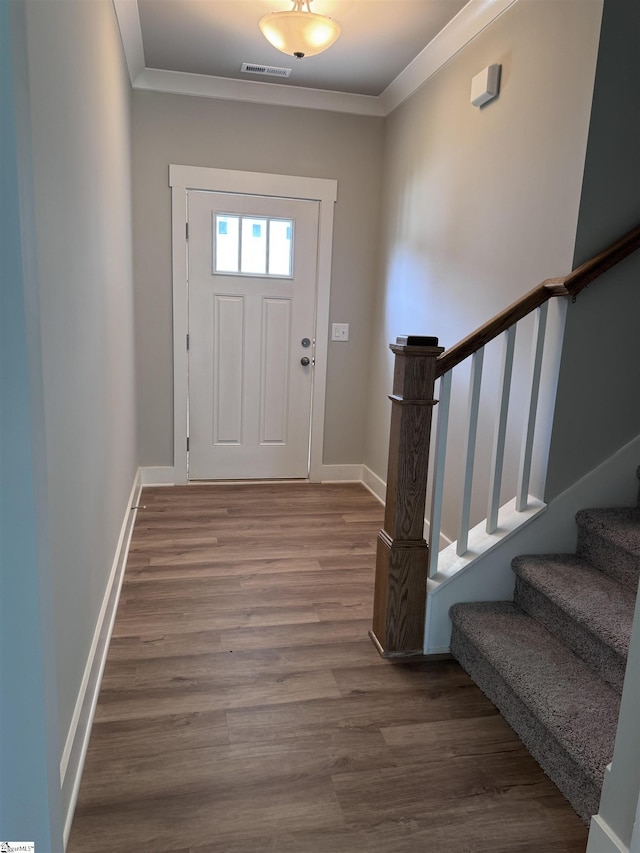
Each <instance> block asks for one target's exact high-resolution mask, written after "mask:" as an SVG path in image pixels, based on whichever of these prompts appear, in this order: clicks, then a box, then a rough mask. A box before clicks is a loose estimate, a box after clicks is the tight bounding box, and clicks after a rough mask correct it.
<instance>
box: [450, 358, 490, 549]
mask: <svg viewBox="0 0 640 853" xmlns="http://www.w3.org/2000/svg"><path fill="white" fill-rule="evenodd" d="M483 361H484V347H482V348H481V349H479V350H478V351H477V352H475V353H474V354H473V356H472V359H471V377H470V379H469V414H468V421H467V441H466V445H467V450H466V456H465V467H464V485H463V488H462V508H461V511H460V529H459V532H458V545H457V548H456V554H457V555H458V556H459V557H461V556H462V555H463V554H464V553H466V551H467V547H468V541H469V518H470V516H471V488H472V486H473V465H474V462H475V456H476V437H477V434H478V411H479V408H480V384H481V382H482V364H483Z"/></svg>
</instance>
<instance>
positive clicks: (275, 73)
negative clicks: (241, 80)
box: [240, 62, 291, 77]
mask: <svg viewBox="0 0 640 853" xmlns="http://www.w3.org/2000/svg"><path fill="white" fill-rule="evenodd" d="M240 71H242V73H243V74H262V75H264V76H265V77H288V76H289V75H290V74H291V68H278V67H277V65H256V64H255V63H254V62H243V63H242V67H241V68H240Z"/></svg>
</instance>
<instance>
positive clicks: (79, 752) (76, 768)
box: [60, 469, 142, 848]
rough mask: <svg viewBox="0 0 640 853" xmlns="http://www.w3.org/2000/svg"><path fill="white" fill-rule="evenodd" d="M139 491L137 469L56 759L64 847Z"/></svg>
mask: <svg viewBox="0 0 640 853" xmlns="http://www.w3.org/2000/svg"><path fill="white" fill-rule="evenodd" d="M141 489H142V483H141V476H140V469H138V471H137V472H136V476H135V479H134V482H133V486H132V489H131V494H130V496H129V501H128V503H127V506H126V509H125V516H124V520H123V522H122V527H121V529H120V537H119V539H118V545H117V548H116V553H115V556H114V559H113V564H112V566H111V572H110V575H109V581H108V583H107V588H106V590H105V594H104V598H103V600H102V606H101V608H100V613H99V615H98V621H97V623H96V629H95V631H94V634H93V642H92V643H91V649H90V650H89V656H88V658H87V665H86V667H85V670H84V676H83V678H82V683H81V685H80V691H79V693H78V699H77V702H76V706H75V709H74V712H73V717H72V719H71V725H70V726H69V732H68V734H67V739H66V742H65V745H64V750H63V752H62V758H61V760H60V786H61V789H62V806H63V816H64V844H65V848H66V846H67V842H68V840H69V833H70V832H71V823H72V821H73V814H74V811H75V807H76V802H77V799H78V790H79V788H80V779H81V777H82V769H83V767H84V760H85V757H86V754H87V747H88V745H89V736H90V734H91V726H92V724H93V717H94V714H95V709H96V704H97V702H98V694H99V692H100V682H101V681H102V673H103V671H104V665H105V663H106V660H107V651H108V649H109V641H110V639H111V632H112V630H113V623H114V620H115V617H116V610H117V607H118V599H119V598H120V589H121V587H122V579H123V577H124V569H125V566H126V564H127V556H128V553H129V544H130V542H131V534H132V532H133V525H134V522H135V518H136V515H137V512H136V510H133V511H132V510H131V507H133V506H136V504H137V503H138V501H139V498H140V492H141Z"/></svg>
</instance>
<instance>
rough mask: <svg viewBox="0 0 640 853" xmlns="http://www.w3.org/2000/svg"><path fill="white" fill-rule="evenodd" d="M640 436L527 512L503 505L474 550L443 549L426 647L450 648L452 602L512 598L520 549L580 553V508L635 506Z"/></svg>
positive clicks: (476, 537) (478, 534)
mask: <svg viewBox="0 0 640 853" xmlns="http://www.w3.org/2000/svg"><path fill="white" fill-rule="evenodd" d="M639 458H640V436H636V438H634V439H632V441H630V442H629V443H628V444H626V445H625V446H624V447H622V448H620V450H618V451H617V452H616V453H614V454H613V455H612V456H611V457H610V458H609V459H607V460H605V461H604V462H602V463H601V464H600V465H598V466H597V467H596V468H594V469H593V470H592V471H590V472H589V473H588V474H586V475H585V476H584V477H582V478H581V479H580V480H579V481H578V482H577V483H574V485H573V486H570V487H569V488H568V489H567V490H566V491H564V492H563V493H562V494H561V495H558V497H556V498H554V499H553V500H552V501H551V502H550V503H549V504H547V505H545V504H544V503H542V501H539V500H537V499H535V498H532V499H531V506H530V508H529V509H528V510H527V511H526V512H524V513H516V512H515V511H514V510H513V508H512V507H511V506H510V505H507V506H505V507H503V508H502V510H501V514H500V527H499V528H498V530H497V531H496V533H495V534H492V535H491V536H488V535H487V534H486V533H484V532H483V531H484V522H483V523H482V524H480V525H478V526H477V527H476V528H474V529H473V531H471V532H470V534H469V545H470V548H469V552H468V554H467V555H465V557H463V558H458V557H456V556H455V547H456V543H455V542H454V543H453V544H452V545H450V546H449V547H447V548H446V549H445V550H444V551H441V552H440V559H439V561H438V574H437V575H435V576H434V577H433V578H431V579H430V580H429V581H427V593H428V594H427V608H426V617H425V634H424V653H425V654H427V655H430V654H442V653H443V652H447V651H449V647H450V642H451V620H450V618H449V608H450V607H451V605H452V604H456V603H459V602H468V601H499V600H504V601H507V600H508V601H510V600H512V598H513V591H514V586H515V576H514V574H513V571H512V569H511V560H512V559H513V558H514V557H516V556H518V555H519V554H540V553H547V554H552V553H574V552H575V550H576V543H577V537H578V529H577V526H576V523H575V514H576V513H577V512H578V510H580V509H582V508H583V507H585V506H589V507H594V508H596V507H603V508H604V507H610V506H616V505H618V506H630V505H632V504H634V503H636V500H637V498H638V480H637V478H636V476H635V470H636V468H637V465H638V459H639Z"/></svg>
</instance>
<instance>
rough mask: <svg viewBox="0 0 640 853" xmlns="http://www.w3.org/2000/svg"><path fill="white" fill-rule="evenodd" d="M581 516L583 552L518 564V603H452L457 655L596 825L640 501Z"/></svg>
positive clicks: (629, 617) (634, 569) (634, 567)
mask: <svg viewBox="0 0 640 853" xmlns="http://www.w3.org/2000/svg"><path fill="white" fill-rule="evenodd" d="M638 476H639V477H640V468H639V469H638ZM576 521H577V524H578V546H577V551H576V554H571V555H563V554H542V555H536V556H525V557H516V559H514V560H513V563H512V567H513V570H514V571H515V573H516V586H515V594H514V600H513V602H508V601H499V602H480V603H470V604H455V605H454V606H453V607H452V608H451V610H450V615H451V620H452V623H453V633H452V637H451V652H452V654H453V655H454V657H455V658H456V659H457V660H458V661H459V662H460V664H461V665H462V667H463V668H464V669H465V670H466V671H467V672H468V673H469V675H470V676H471V677H472V678H473V679H474V681H476V683H477V684H478V685H479V686H480V688H481V689H482V690H483V691H484V693H486V695H487V696H488V697H489V699H491V701H492V702H493V703H494V704H495V705H496V706H497V707H498V709H499V710H500V712H501V713H502V715H503V716H504V718H505V719H506V720H507V722H508V723H509V724H510V725H511V727H512V728H513V729H514V730H515V731H516V733H517V734H518V736H519V737H520V738H521V740H522V741H523V743H524V744H525V746H526V747H527V749H528V750H529V751H530V753H531V754H532V755H533V757H534V758H535V759H536V760H537V761H538V763H539V764H540V766H541V767H542V768H543V770H544V771H545V772H546V773H547V774H548V775H549V776H550V777H551V779H552V780H553V781H554V782H555V784H556V785H557V786H558V788H559V789H560V790H561V791H562V793H563V794H564V795H565V796H566V797H567V799H568V800H569V802H570V803H571V805H572V806H573V808H574V809H575V810H576V812H577V813H578V815H579V816H580V817H581V818H582V820H583V821H585V823H588V822H589V820H590V818H591V816H592V815H593V814H596V813H597V811H598V805H599V801H600V792H601V789H602V782H603V778H604V772H605V768H606V766H607V764H608V763H609V761H610V760H611V757H612V755H613V746H614V739H615V733H616V726H617V721H618V711H619V706H620V696H621V692H622V683H623V680H624V673H625V666H626V659H627V650H628V647H629V637H630V633H631V625H632V621H633V612H634V604H635V596H636V590H637V587H638V577H639V575H640V499H639V504H638V506H637V507H632V508H626V507H625V508H619V509H585V510H581V511H580V512H578V514H577V516H576Z"/></svg>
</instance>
